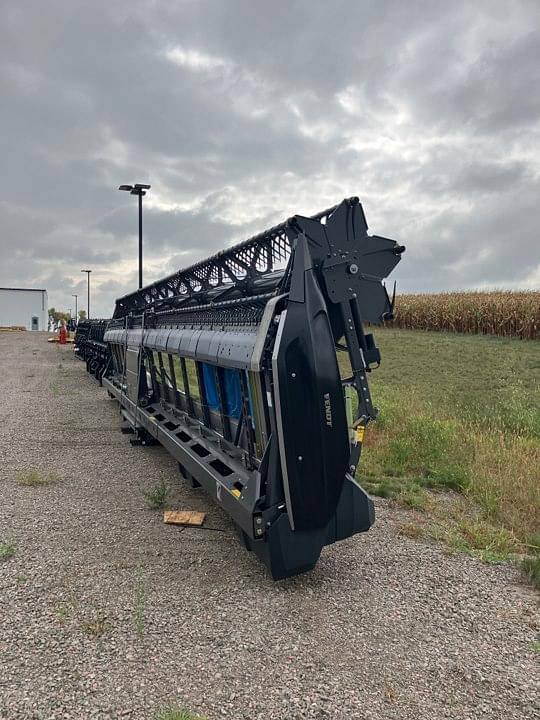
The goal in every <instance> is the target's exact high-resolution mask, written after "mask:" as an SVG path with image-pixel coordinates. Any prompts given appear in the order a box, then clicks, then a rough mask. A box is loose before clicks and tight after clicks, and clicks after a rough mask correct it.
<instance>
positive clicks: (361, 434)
mask: <svg viewBox="0 0 540 720" xmlns="http://www.w3.org/2000/svg"><path fill="white" fill-rule="evenodd" d="M365 429H366V428H365V427H364V425H359V426H358V427H357V428H356V441H357V442H359V443H361V442H363V440H364V431H365Z"/></svg>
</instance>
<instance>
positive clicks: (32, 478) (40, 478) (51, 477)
mask: <svg viewBox="0 0 540 720" xmlns="http://www.w3.org/2000/svg"><path fill="white" fill-rule="evenodd" d="M16 482H17V485H24V486H26V487H41V486H43V485H55V484H56V483H58V482H60V478H59V477H58V475H55V474H54V473H43V474H40V473H39V472H38V471H37V470H29V471H28V472H24V473H19V474H18V475H17V479H16Z"/></svg>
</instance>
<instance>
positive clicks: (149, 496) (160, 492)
mask: <svg viewBox="0 0 540 720" xmlns="http://www.w3.org/2000/svg"><path fill="white" fill-rule="evenodd" d="M170 491H171V489H170V487H169V486H168V485H167V483H166V482H165V481H164V480H162V481H161V482H159V483H158V484H157V485H154V486H153V487H151V488H150V489H149V490H143V491H142V494H143V497H144V499H145V500H146V504H147V505H148V507H149V508H150V509H151V510H159V509H160V508H164V507H165V505H166V503H167V498H168V497H169V493H170Z"/></svg>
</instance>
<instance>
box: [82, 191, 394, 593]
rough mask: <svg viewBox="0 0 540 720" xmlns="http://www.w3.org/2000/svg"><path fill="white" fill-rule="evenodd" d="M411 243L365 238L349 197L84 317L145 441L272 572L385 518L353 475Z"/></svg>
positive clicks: (308, 563)
mask: <svg viewBox="0 0 540 720" xmlns="http://www.w3.org/2000/svg"><path fill="white" fill-rule="evenodd" d="M404 249H405V248H404V247H403V246H400V245H398V244H397V243H396V242H395V241H394V240H390V239H387V238H384V237H379V236H377V235H372V236H370V235H368V234H367V223H366V220H365V217H364V213H363V210H362V206H361V205H360V203H359V201H358V198H350V199H347V200H344V201H343V202H341V203H340V204H339V205H336V206H334V207H332V208H329V209H328V210H325V211H323V212H321V213H318V214H317V215H314V216H313V217H303V216H300V215H295V216H294V217H292V218H290V219H289V220H287V221H286V222H284V223H282V224H280V225H277V226H275V227H273V228H270V229H269V230H267V231H265V232H263V233H261V234H259V235H256V236H255V237H252V238H250V239H249V240H246V241H245V242H243V243H240V244H239V245H236V246H234V247H231V248H229V249H226V250H223V251H222V252H219V253H218V254H217V255H214V256H213V257H210V258H208V259H207V260H204V261H202V262H200V263H197V264H196V265H193V266H191V267H189V268H187V269H186V270H180V271H178V272H176V273H174V274H173V275H170V276H168V277H166V278H164V279H163V280H159V281H157V282H155V283H153V284H152V285H149V286H147V287H145V288H142V289H141V290H138V291H137V292H134V293H131V294H130V295H126V296H125V297H122V298H119V299H118V300H117V301H116V306H115V311H114V316H113V319H112V320H110V321H109V322H107V321H104V320H99V321H94V320H86V321H81V322H80V323H79V326H78V329H77V336H76V352H77V354H78V355H79V356H81V357H82V358H83V359H84V360H85V361H86V364H87V368H88V370H89V371H90V372H92V373H93V374H94V375H95V376H96V377H98V379H99V380H100V382H102V384H103V385H104V386H105V388H106V389H107V391H108V392H109V395H110V396H111V397H112V398H115V399H116V400H117V401H118V403H119V404H120V408H121V412H122V415H123V417H124V419H125V421H126V422H127V424H128V426H129V428H130V429H131V430H132V431H133V433H134V440H135V441H139V442H140V443H146V442H148V441H152V442H155V441H158V442H159V443H161V444H162V445H163V446H164V447H165V448H166V449H167V450H168V451H169V453H171V455H173V457H174V458H175V459H176V460H177V461H178V464H179V468H180V471H181V472H182V474H183V475H184V476H185V477H186V478H187V479H188V480H190V481H191V483H192V485H193V486H194V487H197V486H203V487H204V489H205V490H206V491H207V492H208V493H209V494H210V495H211V496H212V497H213V498H214V500H215V501H216V502H217V503H218V504H219V505H220V506H221V507H222V508H223V509H224V510H225V511H226V512H227V513H228V514H229V515H230V517H231V518H232V519H233V520H234V522H235V523H236V524H237V526H238V527H239V529H240V531H241V536H242V538H243V541H244V544H245V546H246V548H248V549H249V550H252V551H254V552H255V553H256V554H257V555H258V556H259V557H260V558H261V559H262V560H263V562H264V563H265V564H266V565H267V567H268V568H269V570H270V572H271V574H272V577H273V578H274V579H280V578H285V577H288V576H291V575H296V574H298V573H301V572H304V571H306V570H310V569H311V568H313V567H314V566H315V564H316V562H317V560H318V558H319V555H320V552H321V550H322V548H323V546H324V545H328V544H330V543H333V542H335V541H337V540H342V539H344V538H346V537H349V536H350V535H353V534H354V533H357V532H362V531H366V530H368V529H369V528H370V526H371V525H372V524H373V522H374V511H373V504H372V501H371V499H370V498H369V497H368V495H367V494H366V493H365V492H364V490H363V489H362V488H361V487H360V486H359V485H358V484H357V483H356V481H355V480H354V474H355V471H356V468H357V466H358V463H359V460H360V452H361V448H362V441H363V437H364V431H365V428H366V426H367V425H368V423H369V422H370V421H371V420H372V419H374V418H375V417H376V414H377V411H376V409H375V408H374V407H373V405H372V401H371V396H370V392H369V386H368V380H367V378H368V373H369V372H370V371H371V369H372V368H373V367H374V366H377V365H378V364H379V362H380V353H379V350H378V348H377V347H376V345H375V342H374V339H373V336H372V335H371V334H366V333H365V331H364V328H363V322H369V323H375V324H376V323H381V322H382V321H384V320H385V319H390V318H391V317H392V310H393V303H392V301H391V300H390V298H389V297H388V294H387V292H386V289H385V287H384V285H383V282H382V281H383V279H384V278H385V277H387V275H388V274H389V273H390V272H391V271H392V270H393V268H394V267H395V266H396V264H397V263H398V262H399V260H400V257H401V254H402V252H403V251H404ZM338 353H344V354H346V356H347V357H348V362H347V363H346V365H347V366H348V367H349V368H350V369H349V371H348V372H347V373H346V377H343V378H342V377H341V374H340V367H339V364H338V358H337V354H338Z"/></svg>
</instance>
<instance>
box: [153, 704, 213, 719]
mask: <svg viewBox="0 0 540 720" xmlns="http://www.w3.org/2000/svg"><path fill="white" fill-rule="evenodd" d="M154 720H204V718H203V717H201V715H194V714H193V713H192V712H190V711H189V710H184V709H182V708H179V707H176V706H172V705H169V706H168V707H166V708H163V709H161V710H158V711H157V713H156V714H155V715H154Z"/></svg>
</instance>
